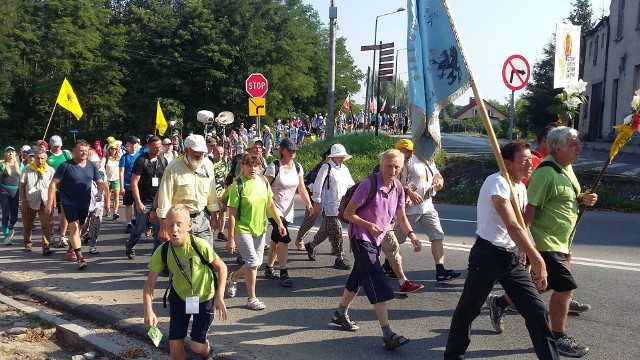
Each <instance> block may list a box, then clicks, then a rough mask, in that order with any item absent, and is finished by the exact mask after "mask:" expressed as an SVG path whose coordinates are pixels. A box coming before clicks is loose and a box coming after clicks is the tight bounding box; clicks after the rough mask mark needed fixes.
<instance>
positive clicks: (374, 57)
mask: <svg viewBox="0 0 640 360" xmlns="http://www.w3.org/2000/svg"><path fill="white" fill-rule="evenodd" d="M405 10H407V9H405V8H403V7H399V8H398V9H397V10H396V11H392V12H390V13H386V14H382V15H378V16H376V27H375V29H374V32H373V45H378V19H379V18H381V17H383V16H387V15H391V14H395V13H399V12H402V11H405ZM371 68H372V69H373V71H372V72H371V73H372V74H373V75H372V76H373V80H374V81H373V83H374V84H375V81H376V79H377V75H376V49H373V66H372V67H371ZM373 98H374V96H373V87H371V100H373ZM377 108H378V104H376V110H377ZM369 116H370V117H371V114H369Z"/></svg>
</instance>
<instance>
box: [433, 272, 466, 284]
mask: <svg viewBox="0 0 640 360" xmlns="http://www.w3.org/2000/svg"><path fill="white" fill-rule="evenodd" d="M460 275H462V273H459V272H455V271H453V270H445V271H443V272H439V273H437V274H436V281H437V282H442V281H449V280H453V279H455V278H458V277H460Z"/></svg>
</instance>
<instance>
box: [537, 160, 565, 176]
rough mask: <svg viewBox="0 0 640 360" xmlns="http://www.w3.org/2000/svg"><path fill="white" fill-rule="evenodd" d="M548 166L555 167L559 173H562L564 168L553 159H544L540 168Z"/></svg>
mask: <svg viewBox="0 0 640 360" xmlns="http://www.w3.org/2000/svg"><path fill="white" fill-rule="evenodd" d="M546 166H548V167H551V168H553V170H555V171H556V172H557V173H558V174H562V169H560V167H559V166H558V165H557V164H556V163H554V162H553V161H549V160H547V161H543V162H541V163H540V164H539V165H538V168H541V167H546Z"/></svg>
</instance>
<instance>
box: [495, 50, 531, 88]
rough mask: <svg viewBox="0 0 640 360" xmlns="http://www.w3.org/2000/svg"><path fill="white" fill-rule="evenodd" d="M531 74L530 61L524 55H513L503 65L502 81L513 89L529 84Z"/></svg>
mask: <svg viewBox="0 0 640 360" xmlns="http://www.w3.org/2000/svg"><path fill="white" fill-rule="evenodd" d="M530 75H531V71H530V68H529V62H528V61H527V59H525V58H524V56H522V55H511V56H509V57H508V58H507V61H505V62H504V65H502V81H504V84H505V85H506V86H507V87H508V88H509V89H511V90H512V91H516V90H520V89H522V88H523V87H525V86H527V83H528V82H529V76H530Z"/></svg>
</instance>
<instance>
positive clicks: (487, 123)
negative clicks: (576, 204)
mask: <svg viewBox="0 0 640 360" xmlns="http://www.w3.org/2000/svg"><path fill="white" fill-rule="evenodd" d="M442 3H443V5H444V8H445V10H446V12H447V16H448V17H449V22H450V23H451V29H452V30H453V36H454V37H455V38H456V42H457V43H458V47H459V48H460V55H461V57H462V61H463V62H464V64H465V66H466V67H467V71H468V72H469V79H470V83H471V89H472V90H473V95H474V96H475V97H476V99H478V101H476V103H477V104H478V107H479V108H480V116H481V117H482V122H483V123H484V128H485V130H486V131H487V136H488V137H489V141H490V142H491V149H492V150H493V155H494V156H495V157H496V162H497V163H498V167H499V168H500V173H501V174H502V177H504V178H505V179H507V183H508V184H509V189H510V192H511V206H512V207H513V210H514V212H515V214H516V218H517V219H518V223H520V226H522V227H523V228H524V229H526V225H525V223H524V218H523V217H522V212H521V211H520V207H519V206H518V200H517V199H516V193H515V191H514V189H513V185H512V183H511V181H508V180H509V173H508V172H507V167H506V165H505V164H504V160H503V159H502V155H501V153H500V145H499V144H498V139H497V138H496V133H495V132H494V131H493V126H492V125H491V120H490V119H489V114H488V113H487V108H486V107H485V106H484V100H483V98H482V96H480V91H479V90H478V87H477V85H476V81H475V79H474V78H473V74H472V72H471V67H470V66H469V63H468V61H467V57H466V55H465V54H464V49H463V48H462V42H461V40H460V37H459V36H458V30H457V28H456V24H455V21H454V20H453V17H452V16H451V11H450V9H449V4H447V0H442Z"/></svg>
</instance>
